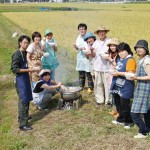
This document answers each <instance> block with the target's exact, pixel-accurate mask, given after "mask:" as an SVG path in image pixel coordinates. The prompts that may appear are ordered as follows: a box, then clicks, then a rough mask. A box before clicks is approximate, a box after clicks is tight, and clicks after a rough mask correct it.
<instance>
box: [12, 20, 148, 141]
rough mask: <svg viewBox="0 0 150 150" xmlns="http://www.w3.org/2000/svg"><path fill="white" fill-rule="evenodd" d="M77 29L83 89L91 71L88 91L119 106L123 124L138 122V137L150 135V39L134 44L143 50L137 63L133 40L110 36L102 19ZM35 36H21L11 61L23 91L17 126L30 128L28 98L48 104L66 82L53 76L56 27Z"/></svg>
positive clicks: (98, 99) (19, 89)
mask: <svg viewBox="0 0 150 150" xmlns="http://www.w3.org/2000/svg"><path fill="white" fill-rule="evenodd" d="M78 31H79V35H78V37H77V39H76V43H75V44H74V45H73V47H74V48H75V49H76V50H77V65H76V70H77V71H78V72H79V84H80V87H82V89H83V90H84V89H85V84H86V77H87V80H88V81H87V82H88V90H87V92H88V93H89V94H91V93H92V92H94V96H95V99H96V104H97V105H103V104H105V106H112V105H114V106H115V107H116V112H117V113H118V116H117V118H116V120H113V121H112V123H113V124H121V125H122V124H123V125H124V128H126V129H129V128H130V127H131V126H132V125H133V124H136V125H137V126H138V128H139V133H138V134H137V135H135V136H134V137H135V138H145V137H147V135H148V133H149V132H150V56H149V49H148V42H147V41H146V40H139V41H138V42H137V43H136V45H135V47H134V49H135V52H136V53H137V55H138V56H139V62H138V65H137V66H138V67H136V61H135V60H134V58H133V52H132V51H131V48H130V46H129V45H128V44H127V43H125V42H119V40H118V39H117V38H112V39H111V38H108V37H107V33H108V32H109V31H110V30H109V29H107V28H106V27H104V26H103V25H101V26H100V27H99V28H98V29H97V30H96V31H95V32H94V33H92V32H87V25H86V24H84V23H80V24H79V25H78ZM96 36H97V37H98V38H96ZM32 40H33V42H32V43H31V44H30V38H29V37H28V36H26V35H22V36H20V37H19V39H18V50H17V51H16V52H15V53H14V54H13V56H12V63H11V69H12V72H13V73H15V74H16V80H15V81H16V90H17V94H18V97H19V105H18V106H19V117H18V121H19V123H20V125H19V128H20V130H24V131H26V130H31V129H32V127H31V126H29V124H28V120H29V119H30V116H29V103H30V101H31V100H33V101H32V102H33V103H35V104H36V105H37V106H38V108H40V109H44V108H46V107H47V105H48V103H49V101H50V100H51V98H52V96H53V95H55V94H56V93H57V92H58V90H57V88H60V87H62V83H60V82H56V81H55V69H56V68H57V67H58V66H59V63H58V59H57V56H56V51H57V44H56V41H55V39H54V38H53V32H52V31H51V30H50V29H46V30H45V32H44V38H43V39H42V37H41V34H40V33H39V32H34V33H33V34H32ZM28 66H29V67H28ZM135 80H137V82H136V86H135V82H134V81H135ZM30 83H31V85H30ZM132 98H133V102H132V106H131V99H132ZM141 114H143V116H144V119H143V116H142V115H141Z"/></svg>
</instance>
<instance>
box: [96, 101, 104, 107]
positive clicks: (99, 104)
mask: <svg viewBox="0 0 150 150" xmlns="http://www.w3.org/2000/svg"><path fill="white" fill-rule="evenodd" d="M103 104H104V103H98V102H96V105H98V106H102V105H103Z"/></svg>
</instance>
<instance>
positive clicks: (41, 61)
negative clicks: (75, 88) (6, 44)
mask: <svg viewBox="0 0 150 150" xmlns="http://www.w3.org/2000/svg"><path fill="white" fill-rule="evenodd" d="M32 40H33V42H32V43H31V44H30V41H31V39H30V37H28V36H26V35H21V36H20V37H19V39H18V50H17V51H16V52H15V53H14V54H13V56H12V63H11V70H12V72H13V73H14V74H16V78H15V86H16V91H17V94H18V97H19V102H18V113H19V116H18V122H19V128H20V130H24V131H27V130H32V127H31V126H30V125H29V124H28V121H29V119H31V116H29V103H30V101H32V102H33V103H34V104H35V105H36V106H37V107H38V108H39V109H46V107H47V106H48V105H49V102H50V101H51V98H52V96H54V95H55V94H56V93H58V90H57V88H60V87H61V86H62V84H61V82H56V81H55V69H56V68H57V67H58V66H59V63H58V59H57V56H56V51H57V43H56V41H55V39H54V38H53V32H52V31H51V30H50V29H46V30H45V32H44V38H43V39H42V38H41V34H40V33H39V32H34V33H33V34H32ZM28 66H29V67H28ZM30 83H31V84H30Z"/></svg>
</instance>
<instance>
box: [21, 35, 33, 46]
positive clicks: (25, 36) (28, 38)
mask: <svg viewBox="0 0 150 150" xmlns="http://www.w3.org/2000/svg"><path fill="white" fill-rule="evenodd" d="M24 39H26V40H27V41H28V42H29V43H30V42H31V39H30V37H28V36H27V35H21V36H20V37H19V39H18V48H20V42H22V41H23V40H24Z"/></svg>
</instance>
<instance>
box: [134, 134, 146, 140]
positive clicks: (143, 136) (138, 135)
mask: <svg viewBox="0 0 150 150" xmlns="http://www.w3.org/2000/svg"><path fill="white" fill-rule="evenodd" d="M134 138H135V139H144V138H147V135H143V134H142V133H138V134H137V135H135V136H134Z"/></svg>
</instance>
